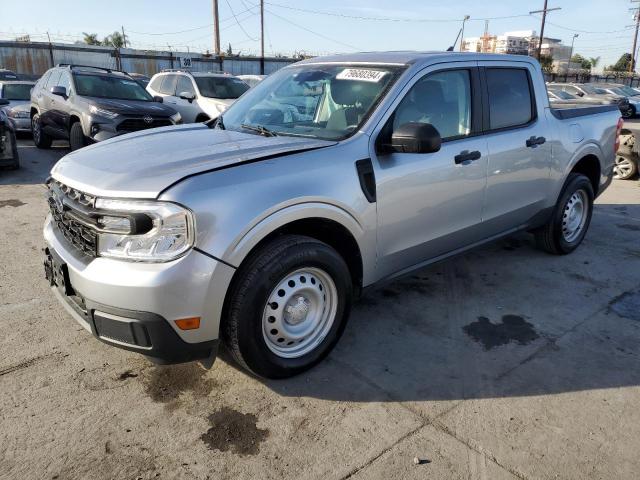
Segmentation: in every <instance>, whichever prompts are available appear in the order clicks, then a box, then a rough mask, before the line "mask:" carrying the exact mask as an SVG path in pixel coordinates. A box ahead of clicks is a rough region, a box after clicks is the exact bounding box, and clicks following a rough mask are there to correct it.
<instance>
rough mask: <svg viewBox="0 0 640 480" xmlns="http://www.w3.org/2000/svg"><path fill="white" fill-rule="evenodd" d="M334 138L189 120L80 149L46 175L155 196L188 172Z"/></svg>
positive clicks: (107, 193) (94, 189)
mask: <svg viewBox="0 0 640 480" xmlns="http://www.w3.org/2000/svg"><path fill="white" fill-rule="evenodd" d="M335 143H336V142H332V141H326V140H315V139H309V138H300V137H285V136H282V137H263V136H260V135H254V134H251V133H241V132H235V131H230V130H219V129H210V128H209V127H207V126H206V125H204V124H188V125H180V126H171V127H163V128H156V129H153V130H145V131H141V132H136V133H132V134H128V135H123V136H121V137H116V138H113V139H111V140H107V141H105V142H101V143H97V144H94V145H91V146H89V147H85V148H82V149H80V150H77V151H75V152H72V153H70V154H68V155H66V156H65V157H63V158H62V159H61V160H60V161H59V162H58V163H57V164H56V165H55V167H53V169H52V170H51V175H52V176H53V178H55V179H56V180H59V181H60V182H62V183H64V184H66V185H68V186H70V187H73V188H75V189H78V190H80V191H83V192H86V193H89V194H91V195H96V196H101V197H126V198H156V197H157V196H158V195H159V194H160V192H162V191H163V190H165V189H166V188H167V187H168V186H170V185H172V184H174V183H176V182H178V181H179V180H181V179H183V178H185V177H187V176H190V175H194V174H197V173H202V172H205V171H209V170H214V169H218V168H222V167H228V166H232V165H237V164H241V163H243V162H247V161H252V160H258V159H261V158H265V157H272V156H275V155H281V154H286V153H292V152H299V151H304V150H310V149H315V148H321V147H327V146H330V145H335Z"/></svg>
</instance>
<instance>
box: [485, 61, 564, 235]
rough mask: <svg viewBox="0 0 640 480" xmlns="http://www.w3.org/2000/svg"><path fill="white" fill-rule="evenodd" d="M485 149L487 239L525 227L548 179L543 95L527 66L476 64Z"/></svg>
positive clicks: (540, 204) (541, 199) (544, 193)
mask: <svg viewBox="0 0 640 480" xmlns="http://www.w3.org/2000/svg"><path fill="white" fill-rule="evenodd" d="M479 65H480V66H481V68H480V71H481V78H482V79H483V83H484V90H485V95H484V97H483V98H484V104H485V105H484V112H485V119H484V120H485V137H486V140H487V146H488V149H489V162H488V165H487V190H486V194H485V200H484V206H483V211H482V217H483V221H484V225H485V228H486V232H485V233H486V236H490V235H494V234H498V233H502V232H505V231H507V230H510V229H513V228H515V227H518V226H521V225H523V224H525V223H527V222H528V221H529V220H530V219H531V217H533V216H534V215H535V214H536V213H538V212H539V211H540V210H541V209H542V208H543V205H544V204H545V203H546V200H547V198H548V194H549V188H550V174H551V160H552V158H551V132H549V131H548V123H547V122H546V119H545V108H546V106H547V102H546V101H545V100H546V98H547V94H546V92H545V90H544V89H543V88H540V89H539V90H538V91H536V88H535V85H536V84H535V83H534V82H533V79H534V78H537V77H536V75H539V74H540V73H539V72H538V71H537V70H535V69H534V67H533V66H532V65H531V64H529V63H526V62H522V63H521V64H520V65H516V66H514V62H489V61H485V62H479Z"/></svg>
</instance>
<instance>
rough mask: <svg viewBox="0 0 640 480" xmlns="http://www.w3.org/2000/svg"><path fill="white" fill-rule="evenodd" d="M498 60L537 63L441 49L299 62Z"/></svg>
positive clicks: (520, 57)
mask: <svg viewBox="0 0 640 480" xmlns="http://www.w3.org/2000/svg"><path fill="white" fill-rule="evenodd" d="M480 60H498V61H515V62H527V63H535V62H536V60H535V59H534V58H532V57H529V56H527V55H503V54H496V53H473V52H441V51H427V52H417V51H404V50H401V51H394V52H359V53H347V54H339V55H328V56H324V57H314V58H310V59H307V60H303V61H301V62H298V63H299V64H305V63H306V64H314V63H366V64H369V65H372V64H380V65H413V64H421V63H438V62H444V61H480Z"/></svg>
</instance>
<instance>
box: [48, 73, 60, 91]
mask: <svg viewBox="0 0 640 480" xmlns="http://www.w3.org/2000/svg"><path fill="white" fill-rule="evenodd" d="M61 73H62V72H60V70H54V71H53V72H51V75H50V76H49V79H48V80H47V84H46V85H45V88H46V89H47V91H48V90H49V89H50V88H51V87H55V86H56V85H58V80H59V79H60V74H61Z"/></svg>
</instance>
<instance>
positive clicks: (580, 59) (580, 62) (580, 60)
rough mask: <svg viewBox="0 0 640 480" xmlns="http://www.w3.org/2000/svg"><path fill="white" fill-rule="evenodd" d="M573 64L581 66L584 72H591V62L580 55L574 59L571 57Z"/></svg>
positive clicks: (577, 54) (576, 55)
mask: <svg viewBox="0 0 640 480" xmlns="http://www.w3.org/2000/svg"><path fill="white" fill-rule="evenodd" d="M571 63H574V64H577V65H580V68H582V69H583V70H591V62H590V61H589V60H587V59H586V58H584V57H583V56H582V55H580V54H579V53H576V54H575V55H574V56H573V57H571Z"/></svg>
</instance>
